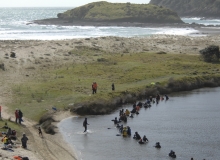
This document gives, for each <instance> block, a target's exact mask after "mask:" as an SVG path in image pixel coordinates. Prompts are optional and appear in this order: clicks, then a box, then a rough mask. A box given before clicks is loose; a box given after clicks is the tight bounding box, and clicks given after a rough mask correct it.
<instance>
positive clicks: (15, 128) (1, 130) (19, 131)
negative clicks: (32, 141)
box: [0, 120, 22, 135]
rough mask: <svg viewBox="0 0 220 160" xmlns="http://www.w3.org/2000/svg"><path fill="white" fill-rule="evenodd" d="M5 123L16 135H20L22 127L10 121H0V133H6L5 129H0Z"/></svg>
mask: <svg viewBox="0 0 220 160" xmlns="http://www.w3.org/2000/svg"><path fill="white" fill-rule="evenodd" d="M5 123H7V125H8V127H10V128H11V129H12V130H16V132H17V134H18V135H22V133H21V131H22V127H21V126H20V125H18V124H16V123H15V122H12V121H10V120H0V132H7V129H4V128H2V127H3V126H4V125H5Z"/></svg>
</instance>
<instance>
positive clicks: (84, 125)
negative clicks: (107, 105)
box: [83, 118, 89, 132]
mask: <svg viewBox="0 0 220 160" xmlns="http://www.w3.org/2000/svg"><path fill="white" fill-rule="evenodd" d="M87 125H89V124H88V123H87V118H85V120H84V122H83V127H84V128H85V130H84V132H86V131H87Z"/></svg>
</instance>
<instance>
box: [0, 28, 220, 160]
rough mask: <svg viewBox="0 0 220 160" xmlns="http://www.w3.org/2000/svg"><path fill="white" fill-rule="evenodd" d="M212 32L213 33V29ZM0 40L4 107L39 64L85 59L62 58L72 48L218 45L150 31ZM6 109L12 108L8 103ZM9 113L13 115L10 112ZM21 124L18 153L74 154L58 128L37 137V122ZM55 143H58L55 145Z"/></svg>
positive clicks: (193, 49) (186, 49)
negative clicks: (22, 142) (23, 141)
mask: <svg viewBox="0 0 220 160" xmlns="http://www.w3.org/2000/svg"><path fill="white" fill-rule="evenodd" d="M204 32H205V31H204ZM216 32H218V30H216ZM213 35H216V34H214V33H213ZM0 42H1V47H2V52H1V53H0V56H1V59H0V64H1V63H3V64H4V66H5V71H3V70H1V68H0V73H1V77H0V83H1V86H0V95H1V97H0V104H1V105H2V106H3V107H5V108H6V107H7V105H6V104H8V103H10V102H11V101H12V100H13V96H12V91H11V88H10V87H12V86H13V85H16V84H19V83H21V82H22V81H24V82H25V81H27V80H31V78H35V77H34V76H33V75H34V74H35V72H37V70H41V67H42V66H46V67H53V65H54V64H56V65H57V64H58V65H63V62H66V63H68V62H72V60H74V62H75V63H82V62H85V59H83V60H81V59H79V58H78V57H77V56H76V57H72V58H66V57H68V52H69V51H70V50H72V49H77V48H79V47H82V46H86V47H88V48H91V49H101V50H103V51H105V52H107V53H112V54H116V53H124V54H132V53H141V52H154V53H156V52H160V51H164V52H166V53H170V54H199V53H198V51H199V50H200V49H204V48H205V47H206V46H208V45H212V44H216V45H219V44H220V37H219V36H212V35H210V36H204V37H190V36H171V35H153V36H150V37H144V38H137V37H133V38H123V37H111V36H110V37H98V38H84V39H83V38H82V39H70V40H46V41H45V40H31V41H29V40H2V41H0ZM122 42H123V45H122ZM67 44H69V45H67ZM125 51H126V52H125ZM11 52H15V53H16V57H14V58H11V57H10V53H11ZM127 52H128V53H127ZM4 104H5V105H4ZM8 110H13V109H12V108H10V107H8ZM7 113H9V111H7ZM26 115H27V114H26ZM9 116H11V117H13V116H14V115H9ZM53 116H54V120H55V121H56V122H53V124H54V125H57V122H58V121H60V120H62V119H64V118H67V117H71V116H74V115H73V114H72V113H70V112H69V111H59V112H57V113H54V114H53ZM7 117H8V116H6V118H7ZM24 124H25V125H27V129H26V128H25V129H26V130H27V132H28V133H29V134H30V137H31V139H32V140H31V141H30V142H28V143H29V144H28V145H30V148H31V149H32V150H31V151H27V150H21V152H22V154H26V153H29V154H30V155H31V154H33V155H35V156H36V157H37V158H36V160H38V159H51V160H53V159H59V158H63V159H64V160H65V157H63V155H65V156H66V159H68V158H69V157H70V158H69V159H72V158H73V157H74V150H73V151H72V150H70V147H69V146H67V145H66V143H64V138H63V137H61V136H62V135H61V133H60V132H59V131H57V134H55V135H49V134H45V133H43V134H44V135H45V139H41V138H39V136H38V133H37V129H36V127H35V125H36V124H37V122H33V121H31V120H28V119H27V118H26V119H25V122H24ZM60 137H61V138H60ZM57 144H59V146H58V145H57ZM48 146H49V147H48ZM57 150H59V153H57V152H56V151H57ZM70 152H71V154H70ZM6 153H7V152H6ZM15 154H16V153H15ZM62 154H63V155H62ZM39 157H41V158H39ZM32 159H34V158H32ZM34 160H35V159H34Z"/></svg>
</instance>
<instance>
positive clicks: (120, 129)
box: [119, 125, 123, 133]
mask: <svg viewBox="0 0 220 160" xmlns="http://www.w3.org/2000/svg"><path fill="white" fill-rule="evenodd" d="M122 131H123V125H121V126H120V128H119V132H120V133H122Z"/></svg>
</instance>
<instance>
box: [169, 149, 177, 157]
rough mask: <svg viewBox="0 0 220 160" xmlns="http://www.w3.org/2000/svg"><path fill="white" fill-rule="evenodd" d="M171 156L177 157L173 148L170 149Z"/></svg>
mask: <svg viewBox="0 0 220 160" xmlns="http://www.w3.org/2000/svg"><path fill="white" fill-rule="evenodd" d="M169 156H170V157H172V158H176V154H175V152H174V151H173V150H171V151H170V153H169Z"/></svg>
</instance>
